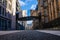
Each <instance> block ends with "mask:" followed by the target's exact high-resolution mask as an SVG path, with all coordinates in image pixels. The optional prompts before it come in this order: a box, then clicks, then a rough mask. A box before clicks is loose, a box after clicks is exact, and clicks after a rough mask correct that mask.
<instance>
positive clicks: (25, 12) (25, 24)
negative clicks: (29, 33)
mask: <svg viewBox="0 0 60 40" xmlns="http://www.w3.org/2000/svg"><path fill="white" fill-rule="evenodd" d="M22 16H23V17H27V11H26V10H22ZM23 26H24V27H25V29H26V27H27V21H23Z"/></svg>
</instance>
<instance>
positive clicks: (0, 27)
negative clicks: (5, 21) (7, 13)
mask: <svg viewBox="0 0 60 40" xmlns="http://www.w3.org/2000/svg"><path fill="white" fill-rule="evenodd" d="M0 30H2V26H1V18H0Z"/></svg>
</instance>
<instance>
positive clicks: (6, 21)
mask: <svg viewBox="0 0 60 40" xmlns="http://www.w3.org/2000/svg"><path fill="white" fill-rule="evenodd" d="M5 30H7V20H5Z"/></svg>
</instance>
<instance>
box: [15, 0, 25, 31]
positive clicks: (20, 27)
mask: <svg viewBox="0 0 60 40" xmlns="http://www.w3.org/2000/svg"><path fill="white" fill-rule="evenodd" d="M21 17H23V15H22V10H21V9H20V3H19V1H18V0H17V1H16V29H17V30H24V29H25V27H24V26H23V24H24V23H23V21H19V20H18V18H21Z"/></svg>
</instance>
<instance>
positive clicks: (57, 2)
mask: <svg viewBox="0 0 60 40" xmlns="http://www.w3.org/2000/svg"><path fill="white" fill-rule="evenodd" d="M38 13H41V23H42V24H45V23H50V22H51V21H53V20H55V19H57V18H59V17H60V0H38ZM57 21H58V20H57ZM54 23H55V24H54ZM56 24H58V23H57V22H52V23H51V24H49V25H56Z"/></svg>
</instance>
